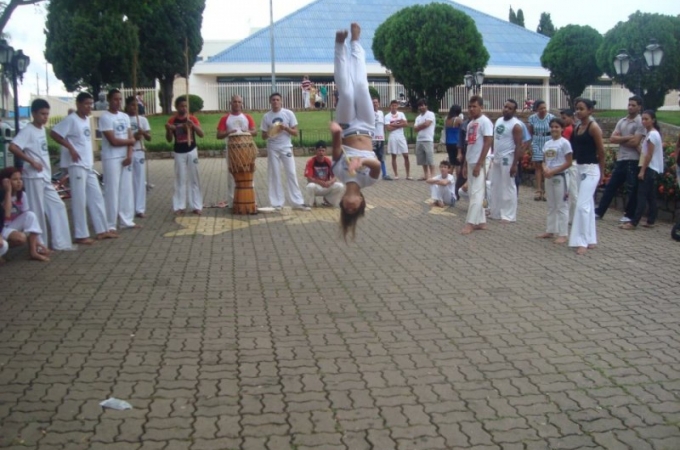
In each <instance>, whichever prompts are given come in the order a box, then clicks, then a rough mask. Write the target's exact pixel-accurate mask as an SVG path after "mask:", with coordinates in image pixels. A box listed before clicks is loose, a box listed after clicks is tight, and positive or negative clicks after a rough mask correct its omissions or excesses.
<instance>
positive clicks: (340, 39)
mask: <svg viewBox="0 0 680 450" xmlns="http://www.w3.org/2000/svg"><path fill="white" fill-rule="evenodd" d="M347 34H348V33H347V30H338V31H336V32H335V42H336V43H337V44H343V43H344V42H345V40H346V39H347Z"/></svg>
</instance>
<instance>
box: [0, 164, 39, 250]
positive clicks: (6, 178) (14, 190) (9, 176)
mask: <svg viewBox="0 0 680 450" xmlns="http://www.w3.org/2000/svg"><path fill="white" fill-rule="evenodd" d="M0 180H2V181H1V182H2V190H3V193H2V199H0V202H1V204H2V215H3V217H4V223H3V227H2V238H0V241H2V242H3V243H4V244H3V246H2V249H3V251H2V252H0V256H2V255H4V254H5V253H6V252H7V248H9V246H12V247H18V246H20V245H24V244H25V243H26V235H28V249H29V254H30V257H31V259H35V260H36V261H49V260H50V259H49V258H48V257H47V256H46V255H47V253H48V252H47V249H46V248H45V247H43V246H42V245H41V244H40V243H39V239H40V235H41V234H42V230H41V228H40V224H39V223H38V219H37V217H36V216H35V214H34V213H33V212H32V211H29V209H28V199H27V197H28V196H27V195H24V194H25V192H24V183H23V181H22V179H21V171H20V170H19V169H16V168H14V167H8V168H7V169H4V170H3V171H2V172H0ZM5 239H6V240H7V242H5V241H4V240H5ZM8 244H9V245H8Z"/></svg>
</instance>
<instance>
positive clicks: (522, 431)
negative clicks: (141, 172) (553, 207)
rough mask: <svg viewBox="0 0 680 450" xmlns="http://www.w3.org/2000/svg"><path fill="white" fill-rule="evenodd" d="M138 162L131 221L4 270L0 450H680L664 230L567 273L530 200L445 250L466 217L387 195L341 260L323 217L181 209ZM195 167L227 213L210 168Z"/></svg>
mask: <svg viewBox="0 0 680 450" xmlns="http://www.w3.org/2000/svg"><path fill="white" fill-rule="evenodd" d="M441 156H442V155H438V158H441ZM305 159H306V158H301V157H298V158H296V165H297V170H298V174H300V175H301V174H302V169H303V165H304V163H305ZM149 168H150V175H151V179H152V182H153V183H154V184H155V188H154V189H153V190H152V191H151V192H150V193H149V204H148V208H147V209H148V216H149V217H148V218H146V219H143V220H141V221H140V222H141V223H143V225H144V228H142V229H139V230H130V231H126V230H124V231H121V237H120V239H118V240H116V241H104V242H98V243H97V244H96V245H94V246H91V247H86V248H85V247H84V246H81V248H80V249H78V250H77V251H75V252H65V253H56V254H55V255H54V257H53V261H52V262H50V263H49V264H37V263H33V262H29V261H25V260H24V259H23V258H24V256H25V254H24V253H22V252H21V251H12V252H11V253H10V257H9V259H10V261H9V263H8V264H6V265H5V266H3V267H2V268H1V269H0V271H1V273H0V275H1V276H2V283H1V284H0V448H3V449H18V448H21V449H24V450H25V449H33V450H66V449H68V450H79V449H110V450H116V449H126V450H131V449H140V450H161V449H163V450H201V449H220V450H225V449H228V450H231V449H251V448H252V449H258V450H259V449H272V450H274V449H275V450H282V449H289V448H290V449H292V448H297V449H298V450H302V449H321V448H323V449H348V450H363V449H372V448H374V449H400V448H407V449H420V448H422V449H439V448H441V449H480V450H481V449H485V450H491V449H494V450H498V449H503V450H514V449H529V450H543V449H546V450H547V449H577V448H578V449H581V448H607V449H634V450H638V449H640V450H648V449H649V450H652V449H653V450H657V449H676V448H680V425H679V424H680V363H679V362H678V361H680V350H678V348H680V301H679V300H678V299H677V295H674V293H675V292H676V291H677V289H676V288H677V283H676V282H675V281H674V280H676V279H677V252H678V247H677V244H676V243H674V242H672V241H671V240H670V239H669V237H668V234H669V231H670V224H669V223H659V226H658V227H656V228H655V229H652V230H639V231H635V232H628V233H624V232H621V231H620V230H618V228H617V226H616V225H617V224H618V223H617V221H616V218H615V216H616V213H615V212H614V213H612V214H611V215H608V216H607V217H606V218H605V219H604V220H602V221H600V222H598V239H599V241H600V243H599V246H598V248H597V249H596V250H594V251H592V252H589V253H588V254H587V255H586V256H585V257H577V256H576V255H574V253H573V252H572V251H570V250H568V249H567V248H565V247H558V246H555V245H553V244H552V243H550V242H545V241H543V240H536V239H534V238H533V236H534V235H536V234H537V233H539V232H542V231H543V228H544V226H545V215H546V210H545V204H543V203H540V202H539V203H536V202H534V201H533V200H531V193H530V191H531V190H530V189H529V188H526V187H523V188H522V189H521V191H520V201H519V204H520V206H519V222H518V223H517V224H514V225H507V226H501V225H500V224H497V223H494V222H491V223H490V224H489V231H485V232H480V233H473V235H471V236H469V237H462V236H459V235H458V234H457V231H458V230H459V229H460V228H461V227H462V225H463V221H464V217H465V213H466V211H465V208H466V203H465V201H461V202H460V204H459V205H457V206H456V207H454V208H450V209H448V210H446V211H435V212H436V213H437V214H431V213H430V210H429V206H428V205H427V204H426V203H425V200H426V198H427V196H428V193H427V189H426V186H425V185H424V184H422V183H416V182H408V181H406V180H399V181H394V182H381V183H378V184H377V185H376V186H374V187H372V188H370V189H367V190H366V192H365V195H366V199H367V202H368V204H369V208H368V210H367V212H366V216H365V217H364V218H363V219H361V220H360V222H359V229H358V236H357V239H356V242H349V243H347V244H345V243H344V242H343V241H342V240H341V239H340V238H339V237H338V228H337V219H338V212H337V211H336V210H332V209H326V208H316V209H314V210H313V211H312V212H297V211H292V210H290V209H284V210H283V211H282V212H280V213H272V214H260V215H257V216H252V217H239V216H232V215H231V214H230V213H229V212H228V211H226V210H224V209H219V208H206V209H205V210H204V214H203V216H202V217H200V218H199V217H196V216H192V215H187V216H182V217H175V216H173V215H172V212H171V208H170V196H171V193H172V179H173V166H172V162H171V161H167V160H151V161H150V166H149ZM200 171H201V177H202V178H201V183H202V186H203V190H204V195H205V199H206V204H213V203H216V202H218V201H220V200H223V195H224V193H225V191H226V175H225V173H224V164H223V163H222V160H219V159H203V160H201V162H200ZM301 184H304V182H301ZM255 186H256V193H257V197H258V202H259V203H260V204H263V205H266V204H267V203H268V201H267V198H268V197H267V180H266V160H265V159H259V160H258V161H257V171H256V172H255ZM619 206H620V205H619ZM610 216H611V217H610ZM111 396H113V397H117V398H122V399H125V400H128V401H129V402H130V403H132V404H133V406H134V409H133V410H129V411H111V410H102V408H101V406H99V402H100V401H101V400H104V399H105V398H107V397H111Z"/></svg>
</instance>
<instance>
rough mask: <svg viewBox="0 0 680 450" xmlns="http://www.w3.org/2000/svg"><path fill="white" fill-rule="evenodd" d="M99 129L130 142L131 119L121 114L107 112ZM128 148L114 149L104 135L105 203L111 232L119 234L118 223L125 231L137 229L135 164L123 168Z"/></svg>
mask: <svg viewBox="0 0 680 450" xmlns="http://www.w3.org/2000/svg"><path fill="white" fill-rule="evenodd" d="M99 129H100V130H101V131H102V133H103V132H104V131H112V132H113V133H114V135H115V137H116V138H118V139H130V117H129V116H128V115H127V114H125V113H123V112H120V111H118V112H117V113H115V114H114V113H112V112H110V111H105V112H104V114H102V115H101V117H100V118H99ZM127 151H128V147H127V146H126V145H122V146H119V147H117V146H113V145H111V143H110V142H109V141H108V139H106V135H102V167H103V169H104V203H105V204H106V219H107V222H108V230H109V231H116V228H117V227H118V219H120V223H121V225H122V226H123V227H125V228H132V227H134V226H135V222H134V217H135V199H134V197H133V194H132V192H133V188H132V164H130V165H129V166H125V167H124V166H123V160H125V158H127Z"/></svg>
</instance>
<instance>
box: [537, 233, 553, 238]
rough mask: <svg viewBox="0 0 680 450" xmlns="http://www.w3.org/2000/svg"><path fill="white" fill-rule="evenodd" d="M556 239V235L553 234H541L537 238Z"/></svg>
mask: <svg viewBox="0 0 680 450" xmlns="http://www.w3.org/2000/svg"><path fill="white" fill-rule="evenodd" d="M554 237H555V235H554V234H552V233H543V234H539V235H538V236H536V239H550V238H554Z"/></svg>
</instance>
